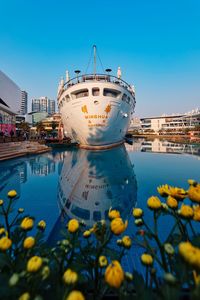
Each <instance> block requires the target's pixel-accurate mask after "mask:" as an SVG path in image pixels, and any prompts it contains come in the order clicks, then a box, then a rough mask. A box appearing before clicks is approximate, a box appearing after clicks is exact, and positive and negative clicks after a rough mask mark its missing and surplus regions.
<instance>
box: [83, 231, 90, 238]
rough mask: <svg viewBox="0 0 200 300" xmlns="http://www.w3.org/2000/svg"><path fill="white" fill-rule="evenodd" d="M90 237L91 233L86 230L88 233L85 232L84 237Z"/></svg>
mask: <svg viewBox="0 0 200 300" xmlns="http://www.w3.org/2000/svg"><path fill="white" fill-rule="evenodd" d="M90 235H91V231H90V230H86V231H84V232H83V236H84V237H85V238H88V237H89V236H90Z"/></svg>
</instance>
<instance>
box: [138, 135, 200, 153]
mask: <svg viewBox="0 0 200 300" xmlns="http://www.w3.org/2000/svg"><path fill="white" fill-rule="evenodd" d="M141 151H145V152H162V153H165V152H167V153H187V154H192V155H200V146H197V145H189V144H179V143H173V142H168V141H161V140H159V139H154V140H153V141H143V142H141Z"/></svg>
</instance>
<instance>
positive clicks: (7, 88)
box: [0, 71, 21, 136]
mask: <svg viewBox="0 0 200 300" xmlns="http://www.w3.org/2000/svg"><path fill="white" fill-rule="evenodd" d="M20 100H21V90H20V88H19V87H18V86H17V84H16V83H14V81H12V80H11V79H10V78H9V77H8V76H7V75H6V74H4V73H3V72H2V71H0V131H1V132H3V133H4V134H5V135H8V136H9V135H10V132H11V131H14V132H15V130H16V129H15V116H16V114H17V113H19V111H20Z"/></svg>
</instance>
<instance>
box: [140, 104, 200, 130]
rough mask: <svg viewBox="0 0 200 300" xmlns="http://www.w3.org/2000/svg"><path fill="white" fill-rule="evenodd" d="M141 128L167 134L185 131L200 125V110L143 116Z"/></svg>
mask: <svg viewBox="0 0 200 300" xmlns="http://www.w3.org/2000/svg"><path fill="white" fill-rule="evenodd" d="M140 120H141V128H142V130H143V132H146V133H156V134H159V133H160V134H166V133H176V134H178V133H184V132H185V131H186V130H193V129H195V128H198V127H199V126H200V110H199V109H196V110H193V111H191V112H188V113H185V114H172V115H163V116H159V117H147V118H142V119H140Z"/></svg>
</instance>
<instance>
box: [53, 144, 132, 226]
mask: <svg viewBox="0 0 200 300" xmlns="http://www.w3.org/2000/svg"><path fill="white" fill-rule="evenodd" d="M58 200H59V205H60V209H61V215H63V216H66V215H67V216H68V217H69V218H76V219H77V220H79V221H81V220H83V221H84V222H85V223H86V225H87V226H92V225H93V224H94V222H97V221H99V220H102V219H105V220H106V219H108V211H109V208H110V207H112V208H113V209H118V210H119V211H120V212H121V215H122V217H123V218H127V217H128V216H129V214H130V211H131V209H132V207H133V206H134V205H135V204H136V200H137V182H136V177H135V174H134V169H133V165H132V164H131V162H130V159H129V156H128V154H127V152H126V149H125V147H124V146H120V147H117V148H114V149H111V150H106V151H88V150H84V149H79V150H77V151H72V152H68V155H67V156H66V157H65V158H64V162H63V166H62V170H61V175H60V179H59V187H58Z"/></svg>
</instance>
